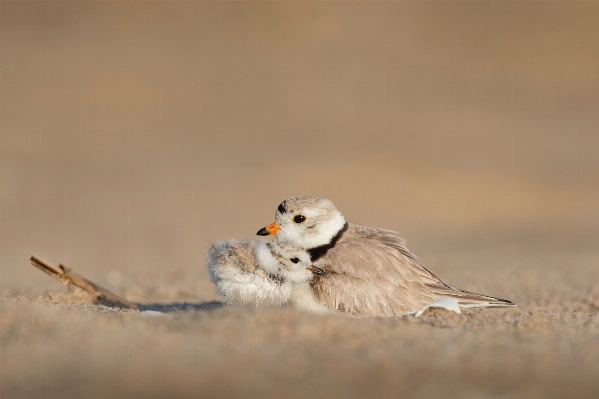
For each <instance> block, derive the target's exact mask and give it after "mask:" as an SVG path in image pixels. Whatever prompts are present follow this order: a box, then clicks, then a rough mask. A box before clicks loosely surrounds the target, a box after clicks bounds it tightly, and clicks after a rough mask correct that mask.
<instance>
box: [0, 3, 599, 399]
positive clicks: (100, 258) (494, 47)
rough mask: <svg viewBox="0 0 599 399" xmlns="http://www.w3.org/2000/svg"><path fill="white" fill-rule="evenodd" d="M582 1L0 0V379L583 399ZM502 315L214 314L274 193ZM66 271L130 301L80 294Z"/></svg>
mask: <svg viewBox="0 0 599 399" xmlns="http://www.w3.org/2000/svg"><path fill="white" fill-rule="evenodd" d="M597 20H599V6H598V3H596V2H584V1H581V2H566V1H564V2H562V1H556V2H522V3H518V2H494V1H490V2H467V1H459V2H456V1H444V2H440V1H439V2H438V1H427V2H351V3H341V2H302V3H299V2H259V3H245V2H226V3H219V2H177V1H173V2H118V1H117V2H95V1H86V2H70V1H68V2H59V1H43V2H33V1H17V2H11V1H2V2H1V3H0V22H1V26H0V29H1V30H0V33H1V36H0V39H1V42H0V44H1V59H0V78H1V79H0V84H1V90H0V127H1V136H0V145H1V146H0V165H1V168H0V183H1V187H0V188H1V190H0V205H1V209H0V397H2V398H3V399H4V398H32V397H36V398H37V397H39V398H65V397H73V398H106V397H140V398H141V397H143V398H152V397H240V398H241V397H243V398H250V397H256V398H258V397H277V398H280V397H297V398H299V397H306V398H307V397H310V398H319V397H327V398H329V397H346V398H353V397H356V398H357V397H402V398H403V397H409V398H430V397H439V396H443V397H460V398H478V397H493V398H563V397H568V398H595V397H597V394H598V392H599V379H598V378H597V376H598V375H599V284H597V281H599V245H597V243H598V242H599V228H598V226H599V184H597V182H598V181H599V162H598V161H597V154H598V153H599V135H598V134H597V132H598V131H599V113H597V109H599V43H598V42H597V39H596V38H597V37H599V25H597V23H596V22H597ZM302 194H306V195H318V196H322V197H326V198H329V199H332V200H333V201H334V202H335V204H336V205H337V206H338V208H339V209H340V210H341V211H342V212H343V213H344V214H345V216H346V218H347V219H348V220H349V221H351V222H354V223H360V224H365V225H370V226H376V227H383V228H388V229H392V230H396V231H399V232H400V233H401V235H402V236H403V237H404V238H406V239H407V240H408V244H409V247H410V249H411V250H412V251H413V252H414V253H416V254H417V255H418V256H420V257H421V258H422V259H423V260H424V263H425V264H426V265H427V266H428V267H429V268H430V269H431V270H433V271H434V272H435V273H437V274H438V275H439V276H441V277H442V278H443V279H444V280H445V281H446V282H448V283H450V284H452V285H454V286H457V287H460V288H463V289H467V290H470V291H475V292H480V293H483V294H488V295H495V296H498V297H501V298H507V299H510V300H512V301H514V302H516V303H517V304H518V305H519V306H518V307H517V308H514V309H503V310H502V309H494V310H472V311H465V312H464V313H463V314H461V315H457V314H451V313H447V312H443V311H434V312H432V313H427V314H425V315H424V316H422V317H421V318H418V319H416V318H413V317H398V318H368V317H365V318H352V317H346V316H343V315H326V316H318V315H311V314H306V313H301V312H298V311H295V310H293V309H287V308H281V309H279V308H268V309H257V308H252V307H223V306H221V304H220V303H219V302H218V301H219V298H218V297H217V296H216V293H215V291H214V288H213V286H212V285H211V284H210V282H209V280H208V274H207V272H206V268H205V259H204V258H205V254H206V250H207V248H208V246H209V245H210V243H211V242H212V241H213V240H216V239H224V238H238V239H239V238H246V237H252V236H253V234H255V232H256V231H257V230H258V229H260V228H261V227H263V226H265V225H266V224H268V223H270V222H272V217H273V214H274V211H275V209H276V206H277V205H278V203H279V202H280V201H281V200H282V199H285V198H288V197H291V196H294V195H302ZM32 254H36V255H38V256H40V257H42V258H44V259H47V260H48V261H50V262H53V263H62V264H64V265H66V266H67V267H71V268H73V269H74V270H75V271H77V272H79V273H81V274H83V275H84V276H85V277H88V278H89V279H91V280H92V281H94V282H96V283H99V284H101V285H103V286H105V287H107V288H109V289H111V290H113V291H114V292H116V293H118V294H119V295H123V296H125V297H126V298H128V299H129V300H131V301H135V302H137V303H139V304H140V305H141V307H142V310H157V311H161V312H164V313H165V314H166V316H155V317H150V316H144V315H142V314H140V313H139V312H137V311H120V310H119V309H117V308H113V307H109V306H105V305H102V304H94V303H92V302H91V301H89V299H88V298H86V297H85V296H84V295H81V294H80V293H78V292H69V291H68V289H67V288H66V287H64V286H60V285H59V284H58V283H57V282H55V281H54V280H51V279H50V278H49V277H47V276H45V275H43V274H42V273H41V272H40V271H38V270H37V269H34V268H33V267H32V266H30V265H29V262H28V259H29V257H30V256H31V255H32Z"/></svg>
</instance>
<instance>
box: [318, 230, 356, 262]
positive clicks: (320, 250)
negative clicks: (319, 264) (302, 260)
mask: <svg viewBox="0 0 599 399" xmlns="http://www.w3.org/2000/svg"><path fill="white" fill-rule="evenodd" d="M348 228H349V224H347V222H345V224H344V225H343V227H342V228H341V230H339V231H338V232H337V234H335V236H334V237H333V238H331V241H330V242H329V243H328V244H325V245H321V246H319V247H315V248H310V249H308V253H309V254H310V259H312V262H315V261H316V260H317V259H318V258H321V257H323V256H324V255H326V253H327V252H328V250H329V249H331V248H333V247H334V246H335V245H336V244H337V241H339V239H341V236H342V235H343V233H345V232H346V231H347V229H348Z"/></svg>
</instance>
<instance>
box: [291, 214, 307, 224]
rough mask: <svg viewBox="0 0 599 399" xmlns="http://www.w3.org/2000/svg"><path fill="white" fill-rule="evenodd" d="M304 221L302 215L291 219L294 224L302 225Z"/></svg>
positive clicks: (304, 218)
mask: <svg viewBox="0 0 599 399" xmlns="http://www.w3.org/2000/svg"><path fill="white" fill-rule="evenodd" d="M304 220H306V217H305V216H304V215H297V216H296V217H294V218H293V221H294V222H295V223H302V222H303V221H304Z"/></svg>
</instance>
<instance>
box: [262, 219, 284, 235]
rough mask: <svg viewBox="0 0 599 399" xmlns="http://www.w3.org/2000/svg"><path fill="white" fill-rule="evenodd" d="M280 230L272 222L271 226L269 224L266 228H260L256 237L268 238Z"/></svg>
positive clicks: (275, 223)
mask: <svg viewBox="0 0 599 399" xmlns="http://www.w3.org/2000/svg"><path fill="white" fill-rule="evenodd" d="M279 230H281V228H280V227H279V225H278V224H277V222H273V223H271V224H269V225H268V226H266V227H263V228H261V229H260V230H258V232H257V233H256V235H259V236H268V235H271V234H277V231H279Z"/></svg>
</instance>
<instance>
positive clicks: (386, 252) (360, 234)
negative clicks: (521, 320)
mask: <svg viewBox="0 0 599 399" xmlns="http://www.w3.org/2000/svg"><path fill="white" fill-rule="evenodd" d="M394 234H395V233H394V232H391V231H388V230H382V229H373V228H368V227H363V226H357V225H350V229H349V230H348V232H347V234H346V235H345V236H344V237H343V239H342V240H341V241H340V242H339V243H338V244H337V245H336V246H335V247H334V248H332V249H331V250H329V252H328V253H327V254H326V255H325V256H324V257H322V258H321V259H319V260H318V262H316V266H318V267H320V268H322V269H324V271H325V274H324V275H323V276H317V277H316V278H315V279H314V281H313V283H312V284H313V288H314V293H315V294H316V296H317V297H318V298H319V300H320V301H321V302H323V303H324V304H326V305H327V306H328V307H330V308H333V309H337V310H340V311H343V312H346V313H350V314H356V315H366V314H367V315H376V316H379V315H380V316H392V315H398V314H405V313H412V312H415V311H417V310H418V309H420V308H421V307H422V306H424V305H426V304H428V303H430V302H432V301H434V300H436V299H439V298H441V297H454V298H456V299H458V301H459V302H460V304H461V305H463V306H466V307H474V306H510V305H513V304H512V303H511V302H509V301H506V300H502V299H497V298H493V297H488V296H484V295H479V294H474V293H470V292H467V291H462V290H458V289H456V288H453V287H451V286H449V285H448V284H446V283H445V282H443V281H442V280H441V279H440V278H439V277H437V276H436V275H435V274H434V273H433V272H431V271H430V270H428V269H427V268H426V267H424V266H423V265H422V263H421V261H420V259H418V257H416V256H415V255H414V254H412V253H411V252H410V251H409V250H408V248H407V247H406V242H405V241H404V240H403V239H402V238H400V237H397V236H396V235H394Z"/></svg>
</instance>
